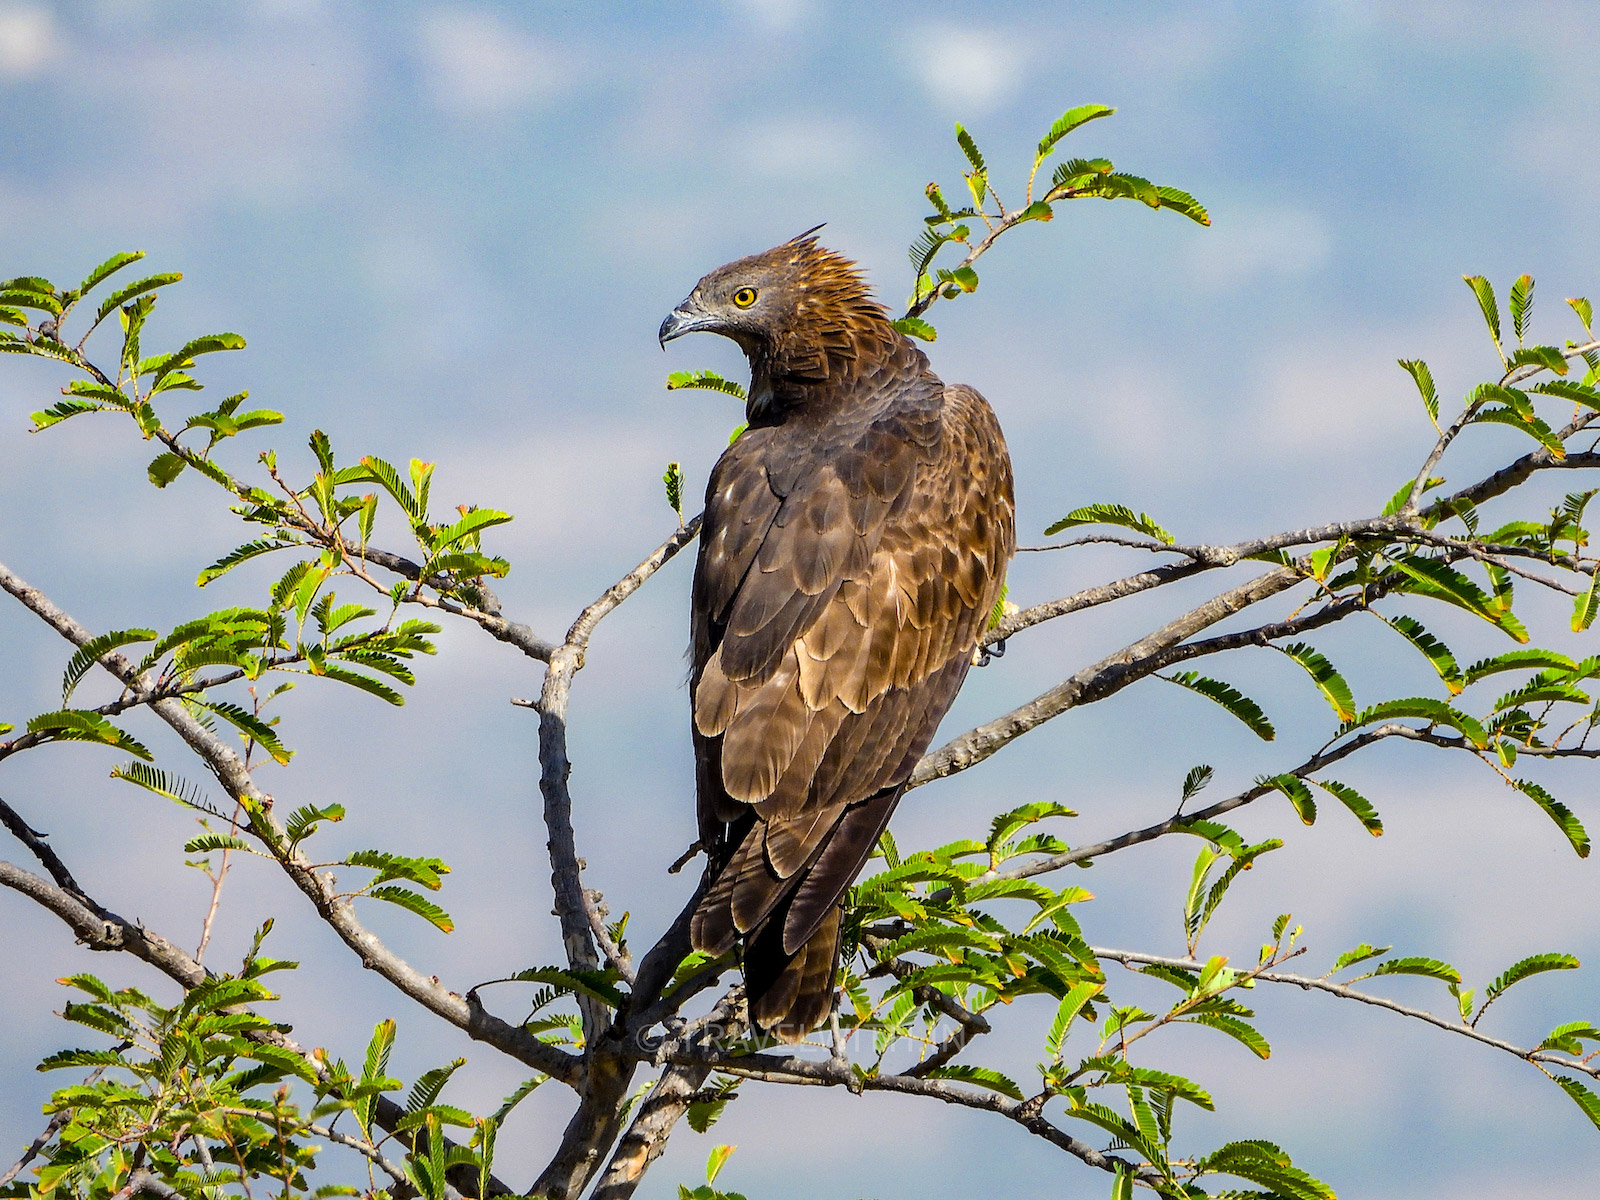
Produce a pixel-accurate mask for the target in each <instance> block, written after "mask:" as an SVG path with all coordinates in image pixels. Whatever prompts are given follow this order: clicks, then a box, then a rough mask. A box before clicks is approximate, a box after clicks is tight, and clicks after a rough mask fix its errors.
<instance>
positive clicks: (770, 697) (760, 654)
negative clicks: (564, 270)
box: [661, 231, 1016, 1041]
mask: <svg viewBox="0 0 1600 1200" xmlns="http://www.w3.org/2000/svg"><path fill="white" fill-rule="evenodd" d="M699 331H704V332H709V333H720V334H722V335H723V336H724V337H728V338H732V339H733V340H734V341H735V342H737V343H738V344H739V346H740V348H741V349H743V350H744V352H745V355H746V357H747V358H748V359H749V360H750V392H749V400H748V403H747V406H746V413H747V416H748V419H749V428H748V429H747V430H746V431H745V432H744V433H743V434H742V435H741V436H740V437H739V439H738V440H737V441H735V442H734V443H733V444H732V445H731V446H729V447H728V450H727V452H726V453H724V454H723V456H722V457H721V459H719V460H718V462H717V465H716V467H715V468H714V469H713V470H712V472H711V480H710V483H709V484H708V486H707V488H706V503H705V524H704V525H703V526H702V528H701V531H700V550H699V557H698V559H697V560H696V563H695V573H694V587H693V598H692V610H691V629H692V638H693V644H692V657H693V667H692V671H691V674H690V685H689V686H690V695H691V697H692V703H693V710H694V744H695V762H696V786H697V791H698V796H699V805H698V811H699V822H700V841H701V845H702V846H704V847H705V848H706V852H707V856H708V860H709V864H708V867H707V878H706V885H705V889H704V892H703V895H702V897H701V899H700V902H699V905H698V907H697V909H696V911H695V913H694V919H693V926H692V936H693V940H694V946H695V948H696V949H699V950H703V951H705V952H707V953H708V954H721V953H724V952H726V951H727V950H729V949H731V948H732V947H733V945H734V944H735V942H741V941H742V943H743V960H744V976H745V986H746V990H747V994H748V997H749V1003H750V1015H751V1017H752V1018H753V1019H754V1021H755V1022H756V1024H757V1025H759V1026H760V1027H761V1028H762V1029H764V1030H767V1031H769V1032H771V1033H775V1034H776V1035H778V1036H779V1037H782V1038H784V1039H785V1040H787V1041H797V1040H799V1039H800V1038H801V1037H803V1036H805V1034H806V1033H807V1032H809V1031H810V1030H812V1029H814V1028H816V1027H817V1026H818V1025H820V1024H821V1023H822V1022H823V1021H825V1020H826V1019H827V1017H828V1013H829V1011H830V1009H831V1007H832V1002H833V991H834V978H835V975H836V973H837V970H838V964H839V943H840V938H839V934H840V917H841V915H842V912H843V897H844V893H845V889H846V888H848V887H849V886H850V883H851V881H852V880H854V879H855V877H856V875H857V874H859V873H860V871H861V868H862V866H863V865H864V864H865V862H866V860H867V857H868V855H870V854H871V852H872V850H873V847H874V846H875V845H876V843H877V840H878V835H879V834H880V833H882V831H883V829H884V827H885V826H886V825H887V824H888V823H889V816H890V814H891V813H893V812H894V806H895V803H896V802H897V801H898V800H899V799H900V794H901V793H902V792H903V791H904V790H905V785H906V781H907V780H908V779H909V778H910V775H911V771H912V768H913V767H914V766H915V765H916V762H917V760H918V759H919V758H920V757H921V756H922V754H923V752H924V751H925V750H926V749H927V747H928V743H929V741H930V740H931V739H932V737H933V733H934V730H935V728H936V727H937V726H938V724H939V721H940V720H941V719H942V718H943V717H944V714H945V712H946V710H948V709H949V707H950V704H951V702H952V701H953V700H954V699H955V695H956V692H957V691H958V690H959V689H960V687H961V682H962V680H963V679H964V678H965V677H966V674H967V670H968V669H969V667H970V666H971V664H972V658H973V650H974V648H975V647H976V645H977V643H978V639H979V638H980V637H981V636H982V634H983V632H984V629H985V625H986V621H987V618H988V616H989V613H990V611H991V610H992V609H993V607H994V605H995V602H996V600H997V599H998V598H999V596H1000V588H1001V584H1002V581H1003V580H1004V577H1005V572H1006V565H1007V564H1008V563H1009V562H1010V560H1011V556H1012V554H1013V553H1014V551H1015V549H1016V530H1015V523H1014V516H1013V514H1014V504H1013V500H1012V483H1011V460H1010V457H1009V456H1008V455H1007V453H1006V444H1005V439H1004V438H1003V437H1002V436H1001V434H1000V426H999V424H998V423H997V422H996V421H995V417H994V413H993V411H992V410H991V409H990V408H989V405H988V404H987V403H986V402H985V401H984V399H983V397H982V396H980V395H979V394H978V393H977V392H975V391H973V389H971V388H969V387H965V386H961V385H946V384H945V383H943V382H942V381H941V380H940V379H939V377H938V376H937V375H935V374H934V373H933V371H932V370H931V369H930V368H929V366H928V359H927V356H926V355H924V354H923V353H922V351H921V350H919V349H917V348H916V347H915V346H914V345H912V343H911V342H910V341H909V340H908V339H907V338H906V337H905V336H903V335H902V334H900V333H899V332H898V331H896V330H895V328H894V326H893V325H892V324H891V323H890V321H889V318H888V315H887V314H886V312H885V310H884V307H883V306H882V305H881V304H879V303H878V302H877V301H875V300H874V299H872V297H871V295H870V293H869V292H868V290H867V285H866V282H865V280H863V278H862V276H861V273H860V270H859V269H858V268H857V266H856V265H855V264H854V263H852V262H850V261H849V260H848V259H846V258H843V257H842V256H840V255H838V254H835V253H833V252H832V251H830V250H827V249H824V248H823V247H821V246H819V245H818V244H817V242H816V237H815V231H812V232H811V233H807V234H802V235H801V236H800V237H798V238H795V239H794V240H793V241H790V242H785V243H784V244H783V245H781V246H778V247H776V248H774V249H772V250H768V251H766V252H765V253H763V254H757V255H753V256H752V257H750V258H741V259H739V260H738V261H737V262H732V263H729V264H728V265H727V266H724V267H719V268H718V269H717V270H715V271H713V272H711V274H709V275H707V276H706V277H705V278H704V279H702V280H701V281H700V282H699V283H698V284H697V285H696V286H695V289H694V291H693V292H691V293H690V294H689V297H688V298H687V299H686V300H684V301H683V303H682V304H680V305H679V306H678V307H677V308H676V309H674V310H673V312H672V313H671V314H670V315H669V316H668V317H667V319H666V320H665V321H664V322H662V325H661V341H662V343H663V344H665V343H666V342H667V341H669V340H670V339H672V338H675V337H679V336H681V335H682V334H685V333H693V332H699Z"/></svg>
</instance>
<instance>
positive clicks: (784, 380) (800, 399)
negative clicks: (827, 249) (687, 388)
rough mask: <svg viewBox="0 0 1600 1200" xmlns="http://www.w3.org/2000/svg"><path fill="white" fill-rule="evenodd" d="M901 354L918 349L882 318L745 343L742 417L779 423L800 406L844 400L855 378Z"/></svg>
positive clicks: (813, 406) (873, 371)
mask: <svg viewBox="0 0 1600 1200" xmlns="http://www.w3.org/2000/svg"><path fill="white" fill-rule="evenodd" d="M907 354H910V355H919V351H917V350H916V348H915V347H914V346H912V345H911V343H910V341H909V340H908V339H907V338H906V337H905V336H904V335H902V334H901V333H900V332H899V331H898V330H896V329H895V328H894V326H893V325H891V324H890V323H889V322H888V321H886V320H883V319H882V318H878V319H877V320H874V321H861V320H845V321H840V322H837V323H828V324H819V325H816V326H813V327H812V328H811V329H809V330H806V331H803V334H802V336H799V337H795V338H791V339H789V340H788V341H787V342H786V344H784V345H780V346H767V345H754V346H748V347H746V349H745V355H746V357H747V359H748V360H749V363H750V392H749V398H748V399H747V401H746V403H745V418H746V420H748V421H749V422H750V424H752V425H773V424H781V423H783V422H784V421H785V420H787V419H788V418H789V417H791V416H793V415H795V414H796V413H798V412H801V411H806V412H815V411H816V410H818V409H822V408H832V407H834V406H837V405H838V404H840V403H846V402H848V400H849V398H850V397H851V395H852V394H854V393H855V392H856V391H857V390H858V389H857V387H856V386H855V385H856V384H857V383H858V382H859V381H860V380H861V379H863V378H864V377H866V376H869V375H873V374H876V373H878V372H880V371H881V370H882V369H883V368H884V367H885V366H889V365H892V364H893V362H894V360H895V359H896V358H898V357H901V356H904V355H907Z"/></svg>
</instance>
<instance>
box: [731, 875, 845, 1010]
mask: <svg viewBox="0 0 1600 1200" xmlns="http://www.w3.org/2000/svg"><path fill="white" fill-rule="evenodd" d="M843 915H844V909H843V907H842V906H840V905H837V904H836V905H834V906H833V909H832V910H831V911H830V912H829V913H828V914H827V915H826V916H825V917H824V918H823V919H822V921H821V922H820V923H819V924H818V925H817V927H816V931H815V932H814V933H812V935H811V937H810V938H809V939H808V940H807V941H806V943H805V944H804V945H803V946H801V947H800V948H799V950H798V951H796V952H795V953H794V954H792V955H791V954H787V953H785V952H784V949H783V922H782V921H781V920H779V919H777V918H774V919H773V920H771V921H768V922H767V923H766V924H765V925H763V926H762V927H761V928H760V929H759V930H757V931H756V932H755V934H754V935H753V936H752V937H751V938H750V940H749V941H748V942H747V943H746V945H745V951H744V982H745V991H746V993H747V995H748V998H749V1003H750V1017H751V1019H752V1020H753V1021H754V1022H755V1023H756V1025H757V1026H759V1027H760V1028H761V1029H763V1030H764V1031H766V1032H767V1033H770V1034H772V1035H773V1036H774V1037H777V1038H779V1039H781V1040H783V1041H785V1042H798V1041H800V1040H801V1039H802V1038H804V1037H805V1036H806V1034H808V1033H810V1032H811V1031H812V1030H813V1029H815V1028H816V1027H817V1026H819V1025H821V1024H822V1023H823V1022H824V1021H826V1020H827V1019H828V1014H829V1012H831V1011H832V1009H833V981H834V978H835V976H836V975H837V974H838V971H839V923H840V918H841V917H842V916H843Z"/></svg>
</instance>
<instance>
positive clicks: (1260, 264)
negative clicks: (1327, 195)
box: [1189, 208, 1333, 290]
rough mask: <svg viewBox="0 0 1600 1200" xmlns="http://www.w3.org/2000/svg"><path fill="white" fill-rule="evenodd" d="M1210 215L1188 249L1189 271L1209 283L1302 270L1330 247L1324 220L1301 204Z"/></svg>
mask: <svg viewBox="0 0 1600 1200" xmlns="http://www.w3.org/2000/svg"><path fill="white" fill-rule="evenodd" d="M1212 218H1213V221H1214V222H1215V224H1214V226H1213V227H1212V229H1211V230H1210V231H1209V233H1208V234H1207V235H1206V236H1205V237H1203V238H1197V239H1195V241H1194V242H1193V246H1192V249H1191V250H1190V252H1189V254H1190V262H1191V264H1192V266H1193V268H1194V271H1195V274H1196V275H1197V276H1198V277H1199V280H1200V282H1201V283H1202V284H1203V285H1205V286H1207V287H1210V288H1214V289H1218V290H1224V289H1229V288H1237V287H1242V286H1243V285H1245V284H1247V283H1252V282H1255V281H1256V280H1258V279H1262V278H1268V277H1272V276H1290V277H1292V276H1298V275H1306V274H1309V273H1310V272H1312V271H1315V270H1316V269H1317V268H1318V267H1320V266H1322V264H1323V263H1324V262H1326V261H1327V259H1328V256H1329V254H1330V253H1331V252H1332V249H1333V239H1332V236H1331V234H1330V233H1329V230H1328V226H1327V222H1326V221H1324V220H1323V218H1322V216H1321V215H1320V214H1318V213H1315V212H1311V211H1309V210H1306V209H1296V208H1258V209H1239V210H1235V211H1232V212H1227V211H1224V212H1222V213H1220V214H1219V213H1217V212H1215V211H1213V213H1212Z"/></svg>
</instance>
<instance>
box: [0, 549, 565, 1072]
mask: <svg viewBox="0 0 1600 1200" xmlns="http://www.w3.org/2000/svg"><path fill="white" fill-rule="evenodd" d="M0 589H3V590H5V591H6V592H9V593H10V594H11V595H12V596H13V597H15V598H16V599H17V600H19V601H21V602H22V604H23V605H24V606H25V607H27V608H28V609H29V610H30V611H32V612H33V613H34V614H35V615H37V616H38V617H40V618H41V619H42V620H44V621H45V622H46V623H48V624H49V625H50V626H51V627H52V628H53V629H55V630H56V632H58V633H59V634H61V636H62V637H64V638H66V639H67V640H68V641H69V642H71V643H72V644H73V645H76V646H82V645H84V644H85V643H86V642H88V641H89V640H90V639H91V638H92V636H93V635H92V634H91V633H90V632H89V631H88V630H87V629H85V628H84V627H83V626H82V625H80V624H79V623H78V622H77V621H75V620H73V619H72V617H70V616H69V615H68V614H67V613H65V612H64V611H62V610H61V609H60V608H59V607H57V606H56V605H55V603H54V602H52V601H51V600H50V599H49V597H47V596H45V595H44V593H42V592H40V591H39V590H38V589H37V588H34V587H31V586H29V585H28V584H27V583H26V582H24V581H23V580H22V579H20V578H18V577H17V576H16V575H15V574H14V573H12V572H11V571H10V570H9V569H7V568H6V567H5V566H4V565H3V564H0ZM99 662H100V665H101V666H102V667H104V668H105V669H106V670H108V671H110V672H111V674H112V675H114V676H116V678H118V679H119V680H121V681H122V683H123V685H124V686H125V687H127V688H128V689H129V690H130V691H131V692H133V693H134V695H135V696H145V695H146V694H147V692H148V688H147V686H146V685H145V684H144V683H143V682H142V680H141V679H140V678H139V677H138V675H137V674H136V672H135V670H134V667H133V664H132V663H130V662H129V661H128V660H127V659H126V658H125V657H123V656H122V655H121V654H118V653H116V652H111V653H108V654H106V655H104V656H102V657H101V658H100V660H99ZM149 703H150V707H151V709H152V710H153V711H154V712H155V713H156V715H157V716H159V717H160V718H161V719H162V720H163V721H165V722H166V723H167V724H168V725H169V726H171V728H172V729H173V730H174V731H175V732H176V733H177V734H178V736H179V737H181V738H182V739H183V740H184V742H185V743H187V744H188V746H189V748H190V749H191V750H193V751H194V752H195V754H196V755H198V756H199V758H200V759H201V761H203V762H204V763H205V764H206V766H207V767H208V768H209V769H210V770H211V772H212V774H213V775H214V776H215V777H216V778H217V780H218V782H220V783H221V784H222V786H223V787H224V788H225V789H227V791H228V794H229V795H231V796H232V797H233V798H234V799H235V800H238V801H239V802H240V803H241V804H243V805H244V808H245V813H246V816H247V818H248V819H249V822H250V829H251V832H252V833H254V834H255V835H256V836H257V837H258V838H260V839H261V841H262V842H263V844H264V845H266V847H267V848H268V849H269V850H270V851H271V852H272V854H273V857H275V858H276V859H277V860H278V862H279V864H280V865H281V866H282V867H283V869H284V871H285V873H286V874H287V875H288V876H289V878H290V879H291V880H292V881H293V882H294V884H295V886H297V887H298V888H299V889H300V890H301V891H302V892H303V893H305V895H306V897H307V898H308V899H310V901H311V902H312V904H313V905H314V906H315V907H316V909H317V912H318V914H319V915H320V916H321V917H322V919H323V920H324V921H325V922H326V923H327V924H328V925H329V926H331V927H332V928H333V930H334V932H336V933H337V934H338V935H339V937H340V938H341V940H343V941H344V943H345V944H346V945H347V946H349V947H350V948H351V949H352V950H354V951H355V952H356V954H357V955H358V956H359V957H360V959H361V962H362V964H363V965H364V966H366V967H367V968H369V969H370V970H374V971H376V972H378V974H380V975H382V976H383V977H384V978H385V979H386V980H388V981H389V982H390V983H391V984H393V985H394V986H395V987H396V988H398V989H399V990H400V991H402V992H404V993H405V994H406V995H407V996H410V997H411V998H412V999H413V1000H415V1001H417V1002H418V1003H419V1004H421V1005H423V1006H424V1007H425V1008H427V1009H428V1010H429V1011H431V1012H433V1013H434V1014H436V1015H437V1016H440V1017H443V1018H444V1019H445V1020H446V1021H449V1022H450V1023H451V1024H452V1025H455V1026H456V1027H457V1028H458V1029H461V1030H463V1031H464V1032H465V1033H467V1035H468V1036H470V1037H472V1038H475V1039H477V1040H479V1041H483V1042H487V1043H488V1044H490V1045H492V1046H494V1047H495V1048H497V1049H499V1050H501V1051H503V1052H504V1053H506V1054H509V1055H510V1056H511V1057H513V1058H515V1059H517V1060H518V1061H520V1062H523V1063H526V1064H527V1065H528V1066H531V1067H534V1068H535V1069H537V1070H540V1071H543V1072H544V1073H545V1074H547V1075H550V1076H551V1077H552V1078H555V1079H559V1080H561V1081H562V1082H564V1083H567V1084H569V1085H570V1084H574V1083H575V1082H576V1080H577V1078H578V1075H579V1072H580V1066H579V1063H578V1062H577V1060H576V1059H575V1058H574V1057H573V1056H571V1055H569V1054H565V1053H563V1052H562V1051H560V1050H558V1049H556V1048H555V1047H554V1046H550V1045H547V1044H546V1043H544V1042H541V1041H540V1040H539V1039H537V1038H535V1037H534V1036H533V1035H532V1034H529V1033H528V1032H527V1031H526V1030H523V1029H521V1028H519V1027H517V1026H513V1025H510V1024H507V1023H506V1022H505V1021H503V1020H501V1019H500V1018H499V1017H496V1016H493V1015H491V1014H490V1013H488V1012H487V1011H485V1010H484V1009H483V1008H482V1006H481V1005H469V1004H468V1003H467V1001H466V1000H465V999H464V998H463V997H462V996H461V995H460V994H459V993H457V992H454V991H451V990H450V989H449V988H447V987H446V986H445V985H444V984H442V983H440V982H439V980H438V978H437V977H429V976H426V975H423V974H422V973H421V972H420V971H418V970H417V969H416V968H415V967H413V966H411V964H409V963H407V962H406V961H405V960H404V959H402V958H401V957H400V956H399V955H397V954H395V953H394V951H392V950H390V949H389V948H388V947H387V946H385V945H384V944H383V942H382V941H380V940H379V939H378V937H377V936H376V935H375V934H373V933H372V932H371V931H370V930H368V929H367V928H366V927H365V926H363V925H362V924H361V922H360V921H359V920H357V918H356V915H355V908H354V906H353V905H352V904H351V902H350V900H349V899H348V898H347V897H341V896H340V895H339V894H338V893H337V892H336V891H335V890H334V888H333V886H332V884H331V883H330V881H329V880H328V879H327V878H326V877H325V876H323V875H319V874H318V873H317V872H316V871H315V870H314V869H313V867H312V864H311V863H310V862H308V861H307V860H306V859H305V857H304V855H302V854H300V853H299V852H298V851H296V850H291V849H290V848H289V844H288V838H287V835H286V834H285V833H284V830H283V826H282V825H280V824H279V823H278V821H277V819H276V818H275V817H274V816H273V815H272V805H273V801H272V797H270V796H268V795H267V794H266V793H264V792H262V791H261V789H260V788H258V787H257V786H256V784H255V781H254V780H253V779H252V778H251V777H250V772H249V770H248V768H246V767H245V765H244V763H243V762H242V761H241V760H240V758H239V756H238V754H236V753H235V752H234V751H233V749H232V748H231V747H230V746H228V745H227V743H225V742H223V741H222V740H221V739H220V738H218V737H216V736H215V735H214V734H212V733H211V732H210V731H209V730H208V729H206V728H205V726H203V725H201V724H200V723H199V722H198V721H197V720H195V719H194V717H192V716H191V715H190V714H189V712H188V710H187V709H185V708H184V707H183V705H182V703H181V702H179V701H177V700H172V699H165V700H151V701H149Z"/></svg>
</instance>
